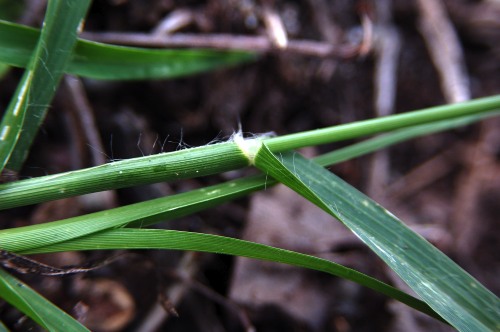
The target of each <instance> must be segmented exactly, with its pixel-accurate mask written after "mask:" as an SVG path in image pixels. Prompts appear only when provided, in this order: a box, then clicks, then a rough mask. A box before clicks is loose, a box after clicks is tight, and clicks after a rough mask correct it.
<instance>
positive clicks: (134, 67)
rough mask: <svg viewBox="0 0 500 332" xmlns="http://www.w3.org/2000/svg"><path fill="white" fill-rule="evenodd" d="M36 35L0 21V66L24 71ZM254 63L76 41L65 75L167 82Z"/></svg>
mask: <svg viewBox="0 0 500 332" xmlns="http://www.w3.org/2000/svg"><path fill="white" fill-rule="evenodd" d="M39 35H40V32H39V31H38V30H36V29H33V28H29V27H26V26H23V25H19V24H15V23H11V22H6V21H1V20H0V40H2V43H0V62H4V63H7V64H9V65H12V66H16V67H27V66H28V63H29V59H30V55H31V52H32V51H33V49H34V48H35V45H36V41H37V39H38V36H39ZM255 59H256V55H255V54H253V53H249V52H242V51H215V50H205V49H189V50H183V49H147V48H139V47H125V46H117V45H109V44H102V43H97V42H92V41H87V40H82V39H79V40H78V42H77V43H76V47H75V49H74V52H73V55H72V56H71V59H70V61H69V63H68V65H67V67H66V68H65V70H66V72H68V73H70V74H74V75H79V76H83V77H88V78H93V79H100V80H142V79H171V78H175V77H180V76H186V75H192V74H196V73H201V72H205V71H208V70H213V69H216V68H222V67H227V66H234V65H236V64H240V63H243V62H248V61H252V60H255Z"/></svg>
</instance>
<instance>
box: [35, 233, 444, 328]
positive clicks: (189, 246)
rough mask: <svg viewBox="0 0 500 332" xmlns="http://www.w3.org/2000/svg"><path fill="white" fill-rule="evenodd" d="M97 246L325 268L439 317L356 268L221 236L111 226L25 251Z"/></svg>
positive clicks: (69, 249) (417, 301)
mask: <svg viewBox="0 0 500 332" xmlns="http://www.w3.org/2000/svg"><path fill="white" fill-rule="evenodd" d="M95 248H99V249H173V250H192V251H203V252H211V253H217V254H226V255H234V256H241V257H249V258H255V259H260V260H266V261H272V262H277V263H284V264H289V265H294V266H299V267H304V268H308V269H313V270H317V271H322V272H326V273H329V274H332V275H334V276H338V277H341V278H344V279H347V280H350V281H354V282H356V283H358V284H360V285H362V286H365V287H368V288H371V289H373V290H376V291H378V292H381V293H382V294H385V295H387V296H389V297H391V298H394V299H396V300H398V301H401V302H402V303H405V304H407V305H409V306H410V307H413V308H415V309H417V310H419V311H421V312H423V313H425V314H427V315H430V316H432V317H435V318H438V317H439V316H437V315H436V313H435V312H434V311H432V310H431V309H430V308H429V306H428V305H427V304H425V303H424V302H422V301H420V300H417V299H415V298H414V297H412V296H410V295H408V294H406V293H404V292H402V291H400V290H398V289H396V288H394V287H392V286H389V285H387V284H385V283H383V282H381V281H379V280H377V279H375V278H372V277H370V276H367V275H365V274H363V273H360V272H358V271H356V270H353V269H350V268H347V267H345V266H342V265H339V264H336V263H333V262H331V261H328V260H325V259H321V258H318V257H314V256H310V255H305V254H301V253H297V252H294V251H290V250H284V249H279V248H275V247H271V246H267V245H263V244H259V243H254V242H249V241H243V240H238V239H233V238H228V237H223V236H217V235H210V234H202V233H194V232H183V231H173V230H157V229H114V230H109V231H104V232H100V233H97V234H93V235H91V236H85V237H81V238H77V239H74V240H69V241H66V242H62V243H58V244H54V245H51V246H47V247H41V248H35V249H32V250H29V251H28V252H25V253H42V252H44V253H48V252H58V251H72V250H93V249H95Z"/></svg>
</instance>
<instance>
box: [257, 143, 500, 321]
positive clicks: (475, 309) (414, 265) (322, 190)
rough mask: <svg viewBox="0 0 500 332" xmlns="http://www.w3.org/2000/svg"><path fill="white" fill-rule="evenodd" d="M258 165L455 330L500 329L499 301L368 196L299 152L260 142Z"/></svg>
mask: <svg viewBox="0 0 500 332" xmlns="http://www.w3.org/2000/svg"><path fill="white" fill-rule="evenodd" d="M255 164H256V166H257V167H258V168H260V169H261V170H262V171H263V172H266V173H267V174H269V175H270V176H272V177H274V178H275V179H277V180H278V181H280V182H282V183H284V184H286V185H287V186H289V187H290V188H292V189H293V190H295V191H296V192H298V193H299V194H300V195H302V196H304V197H305V198H307V199H308V200H310V201H311V202H313V203H315V204H316V205H318V206H319V207H321V208H322V209H323V210H325V211H326V212H328V213H330V214H331V215H333V216H335V217H336V218H337V219H339V220H340V221H341V222H342V223H343V224H344V225H345V226H346V227H348V228H349V229H350V230H352V231H353V232H354V233H355V234H356V235H357V236H358V237H359V238H360V239H361V240H362V241H363V242H364V243H366V244H367V245H368V246H369V247H370V248H371V249H372V250H373V251H374V252H375V253H376V254H377V255H378V256H379V257H381V258H382V259H383V260H384V261H385V262H386V263H387V264H388V265H389V266H390V267H391V268H392V269H393V270H394V271H395V272H396V273H397V274H398V275H399V276H400V277H401V278H402V279H403V280H404V281H405V282H406V283H407V284H408V285H409V286H410V287H411V288H412V289H413V290H414V291H415V292H416V293H417V294H418V295H419V296H421V298H422V299H423V300H424V301H425V302H427V303H428V304H429V305H430V306H431V307H432V308H433V309H434V310H435V311H436V312H437V313H439V314H440V315H441V316H442V317H443V318H444V319H446V321H448V322H449V323H450V324H451V325H453V326H454V327H455V328H457V329H458V330H460V331H493V330H498V329H499V328H500V310H499V309H500V301H499V299H498V298H497V297H496V296H495V295H494V294H493V293H491V292H490V291H489V290H487V289H486V288H485V287H484V286H483V285H481V284H480V283H479V282H478V281H477V280H476V279H474V278H473V277H472V276H470V275H469V274H468V273H467V272H465V271H464V270H463V269H462V268H460V267H459V266H458V265H457V264H455V263H454V262H453V261H452V260H451V259H450V258H448V257H447V256H446V255H444V254H443V253H442V252H441V251H439V250H438V249H436V248H435V247H434V246H432V245H431V244H430V243H428V242H427V241H426V240H425V239H423V238H422V237H420V236H419V235H418V234H416V233H414V232H413V231H411V230H410V229H409V228H408V227H406V226H405V225H404V224H403V223H402V222H401V221H400V220H399V219H397V218H396V217H395V216H394V215H392V214H391V213H390V212H388V211H387V210H385V209H384V208H383V207H381V206H379V205H378V204H377V203H375V202H374V201H372V200H371V199H370V198H368V197H367V196H365V195H364V194H362V193H361V192H359V191H358V190H356V189H355V188H353V187H352V186H350V185H349V184H347V183H346V182H344V181H343V180H341V179H340V178H338V177H337V176H335V175H334V174H332V173H331V172H329V171H327V170H326V169H324V168H323V167H321V166H319V165H318V164H316V163H315V162H314V161H311V160H308V159H305V158H304V157H302V156H301V155H300V154H298V153H295V152H285V153H283V154H279V155H278V156H275V155H274V154H273V153H272V152H271V151H270V150H269V149H268V148H267V146H266V145H265V144H262V146H261V148H260V150H259V151H258V153H257V154H256V159H255Z"/></svg>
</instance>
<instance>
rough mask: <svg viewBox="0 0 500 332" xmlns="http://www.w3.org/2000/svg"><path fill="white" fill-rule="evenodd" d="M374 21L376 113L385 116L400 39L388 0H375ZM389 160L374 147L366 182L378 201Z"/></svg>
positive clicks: (392, 99) (392, 92) (391, 109)
mask: <svg viewBox="0 0 500 332" xmlns="http://www.w3.org/2000/svg"><path fill="white" fill-rule="evenodd" d="M376 10H377V14H378V15H377V16H378V17H379V23H378V24H377V29H376V31H375V32H376V36H375V43H374V50H375V61H376V62H375V73H374V86H375V100H374V104H375V113H376V115H377V116H387V115H390V114H392V113H393V112H394V103H395V100H396V86H397V69H398V58H399V50H400V44H401V42H400V39H399V35H398V32H397V30H396V28H395V27H394V26H393V25H392V22H391V10H392V8H391V3H390V2H389V1H387V0H385V1H382V0H381V1H377V2H376ZM389 173H390V161H389V154H388V151H386V150H383V151H377V152H376V153H375V154H374V155H373V157H372V159H371V167H370V173H369V178H368V184H367V191H368V193H369V195H370V196H372V197H374V198H376V199H377V200H379V201H383V200H384V199H385V198H386V195H385V192H386V191H385V186H386V185H387V182H388V180H389Z"/></svg>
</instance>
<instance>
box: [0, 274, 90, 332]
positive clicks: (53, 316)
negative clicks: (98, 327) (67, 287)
mask: <svg viewBox="0 0 500 332" xmlns="http://www.w3.org/2000/svg"><path fill="white" fill-rule="evenodd" d="M0 294H1V297H2V298H3V299H4V300H5V301H7V302H9V303H10V304H11V305H13V306H15V307H16V308H17V309H19V310H20V311H21V312H23V313H24V314H25V315H27V316H28V317H30V318H31V319H33V320H34V321H35V322H36V323H38V324H39V325H40V326H42V327H43V328H44V329H46V330H48V331H54V332H56V331H89V330H88V329H87V328H85V327H84V326H83V325H81V324H80V323H79V322H78V321H76V320H75V319H74V318H72V317H71V316H69V315H68V314H67V313H65V312H64V311H62V310H61V309H59V308H58V307H56V306H55V305H54V304H52V303H51V302H50V301H48V300H46V299H45V298H44V297H43V296H41V295H40V294H38V293H37V292H35V291H34V290H33V289H31V288H30V287H29V286H28V285H26V284H25V283H23V282H22V281H20V280H18V279H16V278H14V277H13V276H11V275H10V274H9V273H7V272H5V271H4V270H3V269H0Z"/></svg>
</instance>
